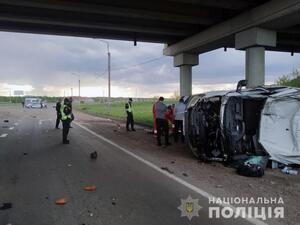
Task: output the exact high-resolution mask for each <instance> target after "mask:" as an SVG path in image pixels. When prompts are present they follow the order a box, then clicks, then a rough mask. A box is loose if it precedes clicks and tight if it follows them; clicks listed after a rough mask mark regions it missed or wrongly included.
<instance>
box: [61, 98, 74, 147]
mask: <svg viewBox="0 0 300 225" xmlns="http://www.w3.org/2000/svg"><path fill="white" fill-rule="evenodd" d="M60 112H61V121H62V125H63V132H62V136H63V144H69V143H70V141H69V140H68V134H69V129H70V123H71V121H72V115H71V114H72V110H71V102H70V100H69V99H68V98H65V99H64V104H63V105H62V106H61V110H60Z"/></svg>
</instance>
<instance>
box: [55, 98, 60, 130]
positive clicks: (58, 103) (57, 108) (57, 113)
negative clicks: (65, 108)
mask: <svg viewBox="0 0 300 225" xmlns="http://www.w3.org/2000/svg"><path fill="white" fill-rule="evenodd" d="M55 109H56V124H55V128H56V129H59V127H58V126H59V122H60V120H61V112H60V109H61V99H58V100H57V102H56V106H55Z"/></svg>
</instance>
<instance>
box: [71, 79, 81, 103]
mask: <svg viewBox="0 0 300 225" xmlns="http://www.w3.org/2000/svg"><path fill="white" fill-rule="evenodd" d="M72 75H73V76H78V97H79V98H80V74H77V73H72Z"/></svg>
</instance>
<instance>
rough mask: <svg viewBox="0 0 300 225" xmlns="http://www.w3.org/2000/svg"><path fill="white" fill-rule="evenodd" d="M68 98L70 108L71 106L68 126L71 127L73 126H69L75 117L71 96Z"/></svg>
mask: <svg viewBox="0 0 300 225" xmlns="http://www.w3.org/2000/svg"><path fill="white" fill-rule="evenodd" d="M69 100H70V108H71V121H70V128H73V127H72V126H71V122H72V121H73V120H74V119H75V117H74V114H73V98H72V97H70V98H69Z"/></svg>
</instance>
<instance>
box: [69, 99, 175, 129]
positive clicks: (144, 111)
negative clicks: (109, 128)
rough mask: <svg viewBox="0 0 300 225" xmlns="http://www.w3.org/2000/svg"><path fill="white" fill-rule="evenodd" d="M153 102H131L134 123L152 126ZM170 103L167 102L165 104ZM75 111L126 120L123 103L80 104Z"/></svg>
mask: <svg viewBox="0 0 300 225" xmlns="http://www.w3.org/2000/svg"><path fill="white" fill-rule="evenodd" d="M153 103H154V102H133V117H134V121H135V122H136V123H140V124H146V125H150V126H152V125H153V114H152V106H153ZM171 103H172V102H170V101H167V102H166V104H171ZM74 107H75V108H76V109H78V110H81V111H84V112H87V113H89V114H92V115H96V116H104V117H109V118H115V119H122V120H125V119H126V112H125V102H113V103H111V106H110V107H109V105H108V104H107V103H82V104H80V105H76V106H74Z"/></svg>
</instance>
